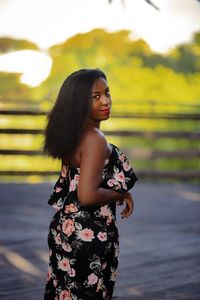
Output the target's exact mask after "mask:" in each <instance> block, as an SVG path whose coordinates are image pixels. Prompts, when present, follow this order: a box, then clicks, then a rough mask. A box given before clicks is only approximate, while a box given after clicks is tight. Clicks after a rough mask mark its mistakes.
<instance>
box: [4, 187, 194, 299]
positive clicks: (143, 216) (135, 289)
mask: <svg viewBox="0 0 200 300" xmlns="http://www.w3.org/2000/svg"><path fill="white" fill-rule="evenodd" d="M52 188H53V184H51V183H44V184H36V185H29V184H3V183H1V184H0V189H1V196H0V197H1V202H0V203H1V210H0V241H1V244H0V245H1V246H0V299H2V300H4V299H5V300H13V299H15V300H40V299H41V300H42V299H43V288H44V283H45V279H46V271H47V260H48V249H47V240H46V239H47V230H48V225H49V222H50V220H51V217H52V215H53V213H54V210H53V209H52V208H51V207H50V206H48V205H47V204H46V201H47V199H48V196H49V194H50V192H51V190H52ZM133 194H134V197H135V216H134V217H131V218H129V219H127V220H121V219H120V217H119V210H118V225H119V231H120V242H121V243H120V264H119V275H118V277H117V282H116V288H115V297H114V299H116V300H119V299H122V300H131V299H132V300H134V299H135V300H140V299H145V300H164V299H168V300H179V299H180V300H199V299H200V187H197V186H192V185H186V184H174V185H172V184H158V183H156V184H144V183H139V182H137V183H136V186H135V187H134V189H133Z"/></svg>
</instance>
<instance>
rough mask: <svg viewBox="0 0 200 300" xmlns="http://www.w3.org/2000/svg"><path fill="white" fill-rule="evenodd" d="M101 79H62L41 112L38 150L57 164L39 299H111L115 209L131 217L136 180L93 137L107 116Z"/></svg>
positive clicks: (98, 74) (111, 148)
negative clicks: (50, 102) (45, 117)
mask: <svg viewBox="0 0 200 300" xmlns="http://www.w3.org/2000/svg"><path fill="white" fill-rule="evenodd" d="M111 104H112V102H111V95H110V90H109V86H108V82H107V79H106V75H105V74H104V73H103V72H102V71H101V70H99V69H82V70H79V71H76V72H74V73H72V74H71V75H70V76H68V77H67V78H66V80H65V81H64V83H63V85H62V87H61V89H60V92H59V94H58V97H57V100H56V102H55V104H54V106H53V108H52V110H51V111H50V112H49V114H48V122H47V126H46V130H45V142H44V152H45V153H46V154H47V155H49V156H51V157H53V158H57V159H60V160H61V162H62V166H61V172H60V176H59V178H58V180H57V182H56V183H55V186H54V191H53V192H52V194H51V196H50V199H49V201H48V203H49V204H50V205H52V206H53V207H54V208H56V210H57V212H56V214H55V215H54V217H53V220H52V222H51V223H50V227H49V235H48V244H49V249H50V251H49V270H48V277H47V283H46V289H45V296H44V299H45V300H66V299H67V300H70V299H72V300H91V299H95V300H101V299H107V300H108V299H112V294H113V289H114V283H115V277H116V271H117V266H118V250H119V249H118V248H119V241H118V230H117V224H116V204H123V203H125V205H126V206H125V208H124V210H123V211H122V213H121V214H122V217H123V218H124V217H129V216H130V215H131V213H132V212H133V199H132V196H131V194H130V193H129V192H128V190H130V189H131V188H132V187H133V185H134V184H135V182H136V180H138V178H137V176H136V175H135V173H134V171H133V169H132V167H131V166H130V164H129V161H128V159H127V157H126V156H125V155H124V153H122V152H121V151H120V150H119V149H118V148H117V147H116V146H115V145H113V144H109V143H108V142H107V140H106V138H105V136H104V135H103V133H102V132H101V131H100V123H101V121H104V120H107V119H108V118H109V116H110V112H111Z"/></svg>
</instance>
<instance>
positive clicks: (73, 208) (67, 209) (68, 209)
mask: <svg viewBox="0 0 200 300" xmlns="http://www.w3.org/2000/svg"><path fill="white" fill-rule="evenodd" d="M77 211H78V208H77V207H76V206H75V205H74V204H73V203H71V204H69V205H67V206H66V207H65V213H73V212H77Z"/></svg>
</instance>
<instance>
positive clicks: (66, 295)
mask: <svg viewBox="0 0 200 300" xmlns="http://www.w3.org/2000/svg"><path fill="white" fill-rule="evenodd" d="M59 300H72V298H71V293H70V291H67V290H64V291H62V292H61V293H60V297H59Z"/></svg>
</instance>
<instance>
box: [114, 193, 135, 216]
mask: <svg viewBox="0 0 200 300" xmlns="http://www.w3.org/2000/svg"><path fill="white" fill-rule="evenodd" d="M118 202H119V204H118V205H123V203H124V202H125V203H126V207H125V208H124V209H123V210H122V212H121V216H122V218H128V217H129V216H130V215H131V214H132V213H133V210H134V200H133V197H132V195H131V193H129V192H127V193H126V195H125V197H124V199H123V200H120V201H118Z"/></svg>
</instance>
